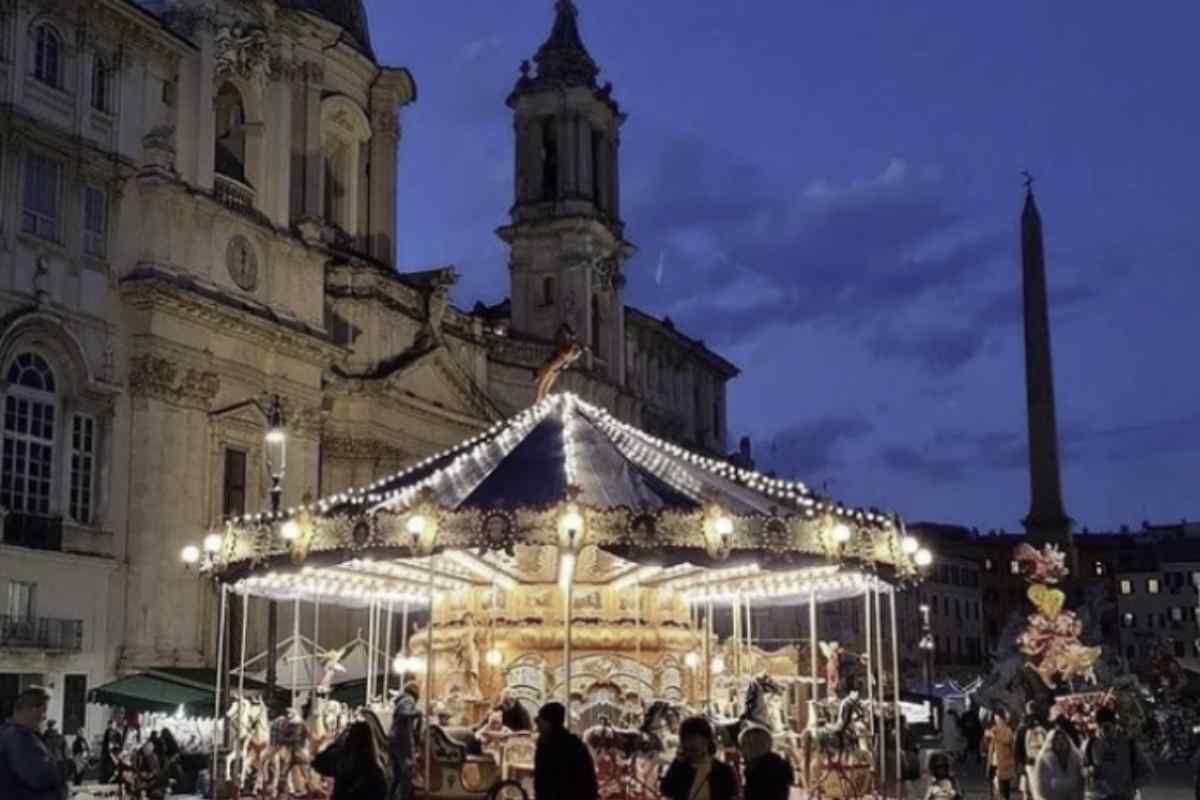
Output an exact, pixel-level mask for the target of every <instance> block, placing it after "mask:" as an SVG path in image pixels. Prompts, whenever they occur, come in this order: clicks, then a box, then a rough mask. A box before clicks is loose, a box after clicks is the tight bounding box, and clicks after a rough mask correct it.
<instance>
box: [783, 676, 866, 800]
mask: <svg viewBox="0 0 1200 800" xmlns="http://www.w3.org/2000/svg"><path fill="white" fill-rule="evenodd" d="M870 732H871V725H870V721H869V719H868V718H867V711H866V708H865V706H864V704H863V702H862V700H861V699H859V696H858V692H857V691H851V692H850V694H849V696H847V697H846V698H844V699H843V700H842V701H841V702H840V703H839V704H838V706H837V715H836V718H835V719H834V720H833V722H831V723H829V724H820V723H817V722H816V721H815V720H814V721H813V722H812V723H810V727H809V728H808V729H807V730H805V731H804V732H803V733H801V734H800V763H801V770H800V777H801V779H802V784H803V786H804V787H805V788H807V789H808V790H809V793H810V794H811V795H812V796H816V797H839V798H843V797H857V796H860V795H862V794H865V793H866V790H867V788H866V787H865V786H864V784H869V782H870V773H871V772H872V771H873V770H874V763H873V762H874V759H873V755H872V746H871V742H870Z"/></svg>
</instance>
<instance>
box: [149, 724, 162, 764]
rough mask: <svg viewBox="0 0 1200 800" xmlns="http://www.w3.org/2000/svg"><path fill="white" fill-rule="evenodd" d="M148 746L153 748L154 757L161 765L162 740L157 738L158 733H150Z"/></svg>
mask: <svg viewBox="0 0 1200 800" xmlns="http://www.w3.org/2000/svg"><path fill="white" fill-rule="evenodd" d="M150 744H151V746H152V747H153V748H154V757H155V758H157V759H158V761H159V763H160V764H161V763H162V758H163V745H162V739H160V738H159V736H158V731H150Z"/></svg>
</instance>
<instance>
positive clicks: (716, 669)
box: [712, 656, 725, 675]
mask: <svg viewBox="0 0 1200 800" xmlns="http://www.w3.org/2000/svg"><path fill="white" fill-rule="evenodd" d="M712 671H713V675H720V674H721V673H722V672H724V671H725V659H723V658H721V657H720V656H717V657H716V658H714V659H713V660H712Z"/></svg>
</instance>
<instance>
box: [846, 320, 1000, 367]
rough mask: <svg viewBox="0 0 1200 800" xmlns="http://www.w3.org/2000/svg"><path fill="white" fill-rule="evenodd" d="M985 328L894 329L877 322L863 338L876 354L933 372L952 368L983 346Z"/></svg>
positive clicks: (959, 365) (973, 355) (969, 357)
mask: <svg viewBox="0 0 1200 800" xmlns="http://www.w3.org/2000/svg"><path fill="white" fill-rule="evenodd" d="M985 336H986V331H984V330H983V329H982V328H979V327H971V326H967V327H961V328H960V327H936V328H924V329H920V330H912V331H907V330H898V329H897V327H896V326H894V325H889V324H881V325H880V326H879V327H878V328H877V329H876V331H875V334H874V335H872V336H871V338H870V339H869V340H868V342H867V346H868V349H869V350H870V352H871V354H872V355H875V356H878V357H879V358H891V359H905V360H912V361H915V362H917V363H918V364H919V365H920V366H922V367H923V368H924V369H925V370H926V371H928V372H929V373H931V374H934V375H946V374H948V373H952V372H955V371H956V370H958V369H959V368H960V367H962V366H963V365H964V364H966V363H967V362H968V361H970V360H971V359H972V358H974V357H975V355H976V354H977V353H978V352H979V351H980V350H981V349H982V348H983V344H984V339H985Z"/></svg>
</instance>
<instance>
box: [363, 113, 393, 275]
mask: <svg viewBox="0 0 1200 800" xmlns="http://www.w3.org/2000/svg"><path fill="white" fill-rule="evenodd" d="M371 130H372V135H371V145H370V146H371V174H370V176H369V178H368V183H369V192H370V194H369V196H370V209H371V214H370V219H371V230H369V231H367V232H366V233H367V235H368V236H369V243H370V253H371V255H373V256H374V257H375V258H378V259H379V260H381V261H384V262H386V263H388V264H395V263H396V190H395V187H396V148H397V146H398V145H399V141H400V118H399V116H398V115H397V114H396V112H395V111H394V110H393V109H391V108H385V109H384V110H382V111H376V112H375V116H374V118H373V119H372V120H371Z"/></svg>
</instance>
